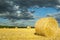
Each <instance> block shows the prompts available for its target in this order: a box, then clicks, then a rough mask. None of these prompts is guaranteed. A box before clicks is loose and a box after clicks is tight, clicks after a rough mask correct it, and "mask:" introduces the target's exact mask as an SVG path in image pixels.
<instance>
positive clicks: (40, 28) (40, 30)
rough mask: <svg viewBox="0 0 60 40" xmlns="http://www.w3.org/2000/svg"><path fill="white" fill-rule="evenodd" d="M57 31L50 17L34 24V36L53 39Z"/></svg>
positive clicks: (55, 22) (56, 24)
mask: <svg viewBox="0 0 60 40" xmlns="http://www.w3.org/2000/svg"><path fill="white" fill-rule="evenodd" d="M57 29H58V23H57V21H56V20H55V19H54V18H52V17H47V18H41V19H40V20H38V21H37V22H36V24H35V31H36V34H40V35H45V36H47V37H55V36H56V33H57Z"/></svg>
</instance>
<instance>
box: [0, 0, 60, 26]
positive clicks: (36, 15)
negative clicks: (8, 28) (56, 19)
mask: <svg viewBox="0 0 60 40" xmlns="http://www.w3.org/2000/svg"><path fill="white" fill-rule="evenodd" d="M58 12H60V0H0V25H17V26H27V25H31V26H34V24H35V22H36V21H37V20H38V19H40V18H42V17H46V16H47V15H48V14H52V15H54V14H58Z"/></svg>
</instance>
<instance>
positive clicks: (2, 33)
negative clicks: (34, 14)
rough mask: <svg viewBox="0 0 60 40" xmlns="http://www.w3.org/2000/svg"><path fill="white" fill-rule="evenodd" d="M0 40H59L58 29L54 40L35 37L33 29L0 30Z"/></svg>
mask: <svg viewBox="0 0 60 40" xmlns="http://www.w3.org/2000/svg"><path fill="white" fill-rule="evenodd" d="M0 40H60V29H58V33H57V36H56V38H55V39H54V38H48V37H45V36H41V35H35V29H34V28H30V29H29V28H0Z"/></svg>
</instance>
